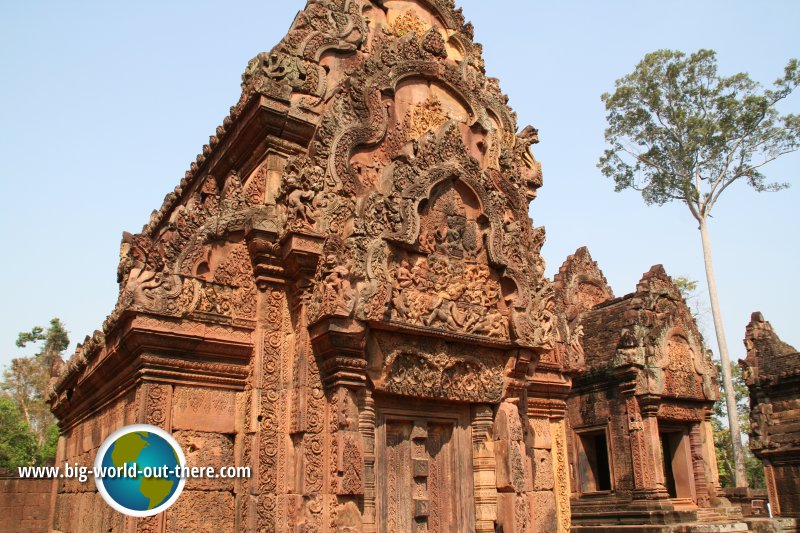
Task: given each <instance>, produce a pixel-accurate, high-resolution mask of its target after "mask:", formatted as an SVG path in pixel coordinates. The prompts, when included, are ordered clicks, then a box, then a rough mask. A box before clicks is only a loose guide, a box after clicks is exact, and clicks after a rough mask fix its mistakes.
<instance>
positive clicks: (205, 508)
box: [166, 490, 236, 533]
mask: <svg viewBox="0 0 800 533" xmlns="http://www.w3.org/2000/svg"><path fill="white" fill-rule="evenodd" d="M233 502H234V500H233V494H231V493H230V492H205V491H195V490H186V491H184V493H183V494H181V496H180V498H178V500H177V501H176V502H175V504H174V505H173V506H172V507H170V508H169V509H168V510H167V511H166V526H167V531H176V532H179V531H192V532H197V533H228V532H230V533H233V532H234V531H236V528H235V521H234V520H235V519H234V505H233Z"/></svg>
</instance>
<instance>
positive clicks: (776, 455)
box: [739, 313, 800, 518]
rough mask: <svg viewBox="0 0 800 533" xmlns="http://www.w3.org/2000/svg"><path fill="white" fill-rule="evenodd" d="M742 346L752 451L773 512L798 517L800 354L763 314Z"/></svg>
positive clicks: (753, 321)
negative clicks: (758, 461)
mask: <svg viewBox="0 0 800 533" xmlns="http://www.w3.org/2000/svg"><path fill="white" fill-rule="evenodd" d="M744 343H745V347H746V348H747V357H746V358H745V360H744V361H740V362H739V364H740V365H741V366H742V370H743V372H744V379H745V383H747V387H748V388H749V389H750V422H751V424H750V449H751V450H752V451H753V453H754V454H755V456H756V457H758V458H759V459H761V460H762V461H763V462H764V474H765V478H766V483H767V491H768V492H769V501H770V503H771V505H772V512H773V514H775V515H777V516H781V517H786V518H800V352H798V351H797V349H796V348H794V347H792V346H789V345H788V344H786V343H785V342H783V341H782V340H781V339H780V338H779V337H778V335H777V333H775V330H774V329H772V325H771V324H770V323H769V322H767V321H766V320H764V316H763V315H762V314H761V313H753V316H752V318H751V320H750V324H749V325H748V326H747V330H746V334H745V340H744Z"/></svg>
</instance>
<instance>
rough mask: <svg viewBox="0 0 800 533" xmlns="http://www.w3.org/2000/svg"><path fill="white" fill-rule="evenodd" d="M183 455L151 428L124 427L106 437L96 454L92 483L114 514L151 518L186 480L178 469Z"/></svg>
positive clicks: (167, 437)
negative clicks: (93, 482) (93, 481)
mask: <svg viewBox="0 0 800 533" xmlns="http://www.w3.org/2000/svg"><path fill="white" fill-rule="evenodd" d="M185 465H186V460H185V458H184V456H183V451H182V450H181V449H180V446H179V445H178V443H177V442H176V441H175V439H174V438H173V437H172V435H170V434H169V433H167V432H165V431H163V430H162V429H160V428H157V427H155V426H149V425H145V424H136V425H132V426H126V427H124V428H122V429H120V430H118V431H116V432H114V433H113V434H112V435H111V436H109V437H108V438H107V439H106V440H105V441H104V442H103V445H102V446H101V447H100V449H99V450H98V454H97V458H96V460H95V476H96V477H95V482H96V484H97V488H98V491H99V492H100V494H101V495H102V496H103V498H104V499H105V500H106V502H107V503H108V504H109V505H111V507H113V508H114V509H116V510H117V511H119V512H121V513H124V514H127V515H130V516H138V517H142V516H152V515H155V514H158V513H160V512H162V511H164V510H165V509H167V508H168V507H169V506H170V505H172V503H173V502H174V501H175V500H176V499H177V498H178V496H179V495H180V492H181V491H182V490H183V485H184V484H185V482H186V480H185V479H183V478H181V477H180V467H183V466H185Z"/></svg>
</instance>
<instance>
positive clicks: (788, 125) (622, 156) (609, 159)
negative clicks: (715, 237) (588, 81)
mask: <svg viewBox="0 0 800 533" xmlns="http://www.w3.org/2000/svg"><path fill="white" fill-rule="evenodd" d="M798 84H800V67H798V61H797V60H796V59H792V60H791V61H789V63H788V65H787V66H786V69H785V71H784V75H783V77H781V78H779V79H778V80H777V81H776V82H775V84H774V87H773V88H772V89H766V90H765V89H763V88H762V87H761V86H760V85H759V84H758V83H756V82H754V81H753V80H751V79H750V77H749V76H748V75H747V74H741V73H740V74H735V75H733V76H730V77H723V76H720V75H719V74H718V73H717V62H716V54H715V52H713V51H711V50H700V51H698V52H695V53H693V54H691V55H689V56H687V55H686V54H684V53H682V52H678V51H673V50H659V51H657V52H653V53H650V54H647V55H646V56H645V57H644V59H643V60H642V61H641V62H640V63H639V64H638V65H637V66H636V68H635V69H634V71H633V72H632V73H631V74H628V75H627V76H625V77H623V78H621V79H619V80H617V82H616V90H615V91H614V92H613V93H611V94H609V93H606V94H604V95H603V97H602V98H603V102H605V106H606V111H607V116H606V118H607V120H608V128H607V129H606V132H605V138H606V141H607V142H608V144H609V145H610V147H609V148H608V149H607V150H606V151H605V153H604V155H603V156H602V157H601V158H600V162H599V164H598V167H599V168H600V170H601V171H602V172H603V174H604V175H605V176H607V177H609V178H612V179H613V180H614V182H615V184H616V190H617V191H622V190H625V189H634V190H637V191H640V192H641V193H642V197H643V198H644V201H645V202H646V203H647V204H655V205H663V204H666V203H668V202H672V201H679V202H682V203H684V204H685V205H686V206H687V207H688V209H689V212H690V213H691V215H692V217H693V218H694V219H695V220H696V221H697V223H698V226H699V230H700V235H701V240H702V244H703V256H704V259H705V268H706V278H707V281H708V291H709V299H710V302H711V313H712V316H713V320H714V329H715V331H716V336H717V345H718V346H719V352H720V358H721V360H722V376H723V385H724V388H725V396H726V402H727V404H728V413H729V415H730V421H729V422H730V427H731V429H732V437H733V438H732V442H733V443H732V446H733V458H734V464H735V467H736V468H735V472H736V476H735V477H736V484H737V486H744V484H745V477H746V476H745V466H744V456H743V452H742V443H741V439H739V438H738V436H739V434H740V432H739V420H738V418H737V415H736V408H735V406H736V398H735V395H734V393H733V383H732V378H731V364H730V357H729V355H728V346H727V343H726V341H725V332H724V330H723V327H722V317H721V314H720V306H719V298H718V296H717V284H716V281H715V278H714V267H713V263H712V259H711V243H710V237H709V231H708V221H709V218H710V216H711V212H712V210H713V208H714V206H715V205H716V204H717V202H718V201H719V198H720V196H721V195H722V193H723V192H724V191H725V190H726V189H728V187H730V186H731V185H733V184H734V183H736V182H740V181H741V182H744V183H747V184H748V185H749V186H750V187H752V188H753V189H755V190H756V191H758V192H765V191H778V190H781V189H783V188H785V187H787V186H788V184H786V183H770V182H768V181H767V178H766V176H765V175H764V174H763V172H762V171H763V167H764V165H766V164H768V163H769V162H771V161H774V160H775V159H777V158H779V157H781V156H782V155H785V154H787V153H790V152H793V151H795V150H797V149H798V148H800V117H798V116H797V115H792V114H787V115H783V116H782V115H780V113H779V112H778V111H777V109H776V104H778V103H779V102H781V101H782V100H784V99H786V98H787V97H788V96H789V95H790V94H791V93H792V91H794V89H795V88H796V87H797V85H798Z"/></svg>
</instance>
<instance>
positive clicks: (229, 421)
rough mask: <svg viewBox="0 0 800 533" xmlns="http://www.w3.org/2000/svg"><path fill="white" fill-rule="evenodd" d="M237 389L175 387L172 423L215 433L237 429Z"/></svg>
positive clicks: (184, 427) (173, 425) (178, 427)
mask: <svg viewBox="0 0 800 533" xmlns="http://www.w3.org/2000/svg"><path fill="white" fill-rule="evenodd" d="M235 404H236V393H234V392H232V391H224V390H213V389H205V388H198V387H175V390H174V393H173V400H172V427H173V429H175V430H179V429H194V430H196V431H205V432H211V433H234V432H235V428H234V421H235V419H236V405H235Z"/></svg>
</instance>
